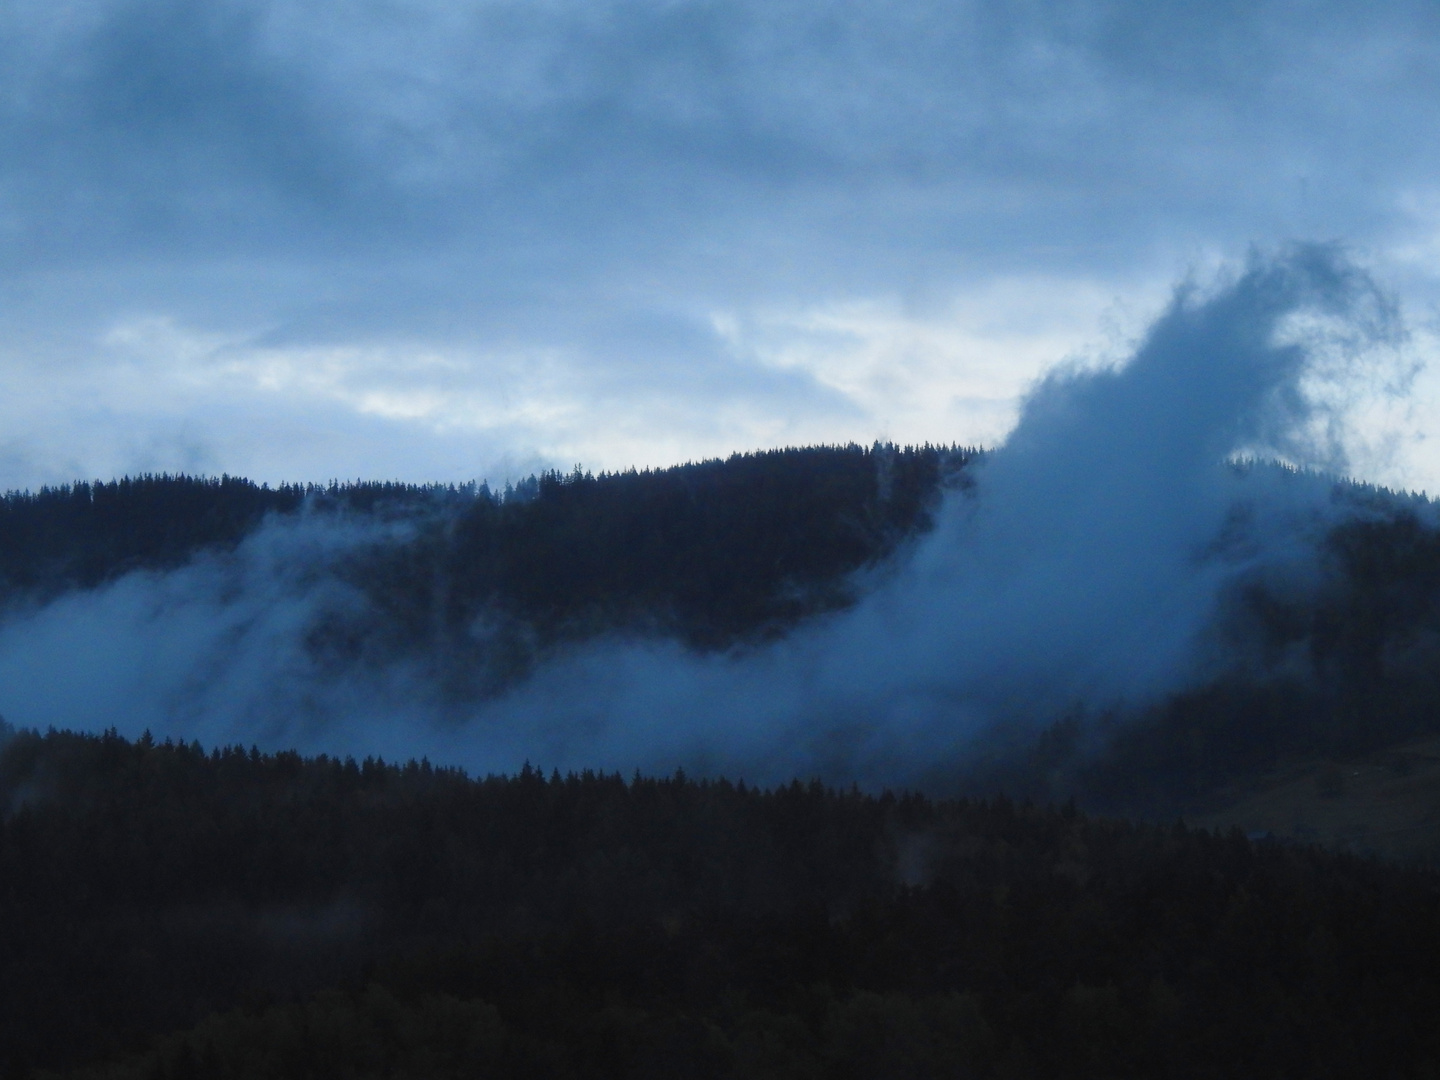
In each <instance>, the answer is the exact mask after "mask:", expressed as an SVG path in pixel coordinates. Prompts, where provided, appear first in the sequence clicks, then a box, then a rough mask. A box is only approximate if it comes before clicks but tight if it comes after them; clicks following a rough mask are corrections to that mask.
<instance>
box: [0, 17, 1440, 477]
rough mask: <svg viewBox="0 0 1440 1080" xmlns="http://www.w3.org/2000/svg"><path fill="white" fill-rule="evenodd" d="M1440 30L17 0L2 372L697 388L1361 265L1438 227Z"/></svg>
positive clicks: (8, 86)
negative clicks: (123, 336)
mask: <svg viewBox="0 0 1440 1080" xmlns="http://www.w3.org/2000/svg"><path fill="white" fill-rule="evenodd" d="M1437 47H1440V15H1437V13H1436V11H1435V10H1434V9H1433V8H1432V7H1431V6H1429V5H1424V4H1419V3H1410V2H1408V0H1390V2H1381V3H1371V4H1364V5H1362V4H1360V3H1358V2H1340V0H1332V2H1328V3H1304V4H1301V3H1295V2H1289V0H1270V2H1265V3H1255V4H1238V3H1237V4H1229V3H1225V4H1206V5H1195V4H1185V3H1159V4H1150V3H1138V2H1136V3H1120V2H1108V3H1103V2H1080V0H1072V2H1048V3H1022V4H1007V5H991V4H981V3H978V2H971V3H951V2H945V3H941V2H937V0H899V2H891V3H885V4H880V3H877V2H874V0H843V2H839V3H834V4H824V5H815V4H811V3H799V2H795V0H779V2H776V0H693V2H671V0H666V2H660V0H645V2H638V0H602V2H595V0H584V2H581V0H557V2H555V3H547V4H543V5H537V4H529V3H514V2H504V0H489V2H479V3H467V4H455V3H449V2H445V3H441V2H440V0H425V2H420V3H413V4H404V5H397V4H391V3H381V2H368V3H354V4H345V5H341V4H335V3H323V4H313V5H283V4H278V3H268V2H265V0H207V2H201V0H98V2H97V3H95V4H91V5H81V6H78V7H56V6H55V5H52V4H42V3H39V2H38V0H17V2H16V3H14V4H11V5H8V6H7V7H6V9H5V10H4V11H3V12H0V302H3V301H8V302H6V303H5V306H4V308H3V309H0V328H3V329H4V331H5V335H4V336H5V337H6V338H7V340H9V341H10V342H11V343H12V345H11V347H12V350H13V349H22V346H21V345H19V344H15V343H20V342H23V343H25V344H24V345H23V350H22V351H24V354H25V355H24V357H22V358H21V359H20V360H15V359H8V360H3V361H0V363H4V364H14V363H21V362H22V361H24V362H33V363H42V362H43V363H49V364H56V365H69V366H73V365H75V364H81V363H92V364H93V363H104V362H105V360H104V357H103V350H97V348H96V347H95V344H94V343H95V341H96V339H97V338H100V337H103V335H104V334H105V333H106V332H107V329H108V328H110V327H112V326H114V325H116V324H118V323H123V322H125V321H126V320H128V319H132V318H137V317H152V316H159V317H169V318H173V319H176V320H179V321H181V322H182V323H184V324H185V325H186V326H188V327H190V328H192V329H194V330H195V331H196V332H198V333H210V332H214V333H229V334H238V335H242V336H245V337H247V339H248V340H251V341H255V342H259V341H262V340H263V341H264V342H266V343H268V345H269V346H278V345H280V344H281V343H285V342H290V343H292V344H294V345H295V346H296V347H300V346H302V345H306V344H313V343H315V342H317V341H318V342H325V343H328V344H332V345H337V346H346V347H352V346H353V347H369V346H371V345H374V344H375V343H377V342H379V343H384V344H386V345H387V346H396V345H397V344H406V345H407V346H408V347H430V348H436V349H452V350H453V349H458V350H462V351H464V350H469V351H470V353H469V354H470V355H482V354H484V355H489V354H493V353H494V352H495V351H496V350H501V351H503V350H507V349H509V350H514V349H520V350H530V351H532V352H540V353H548V354H558V353H561V352H563V353H565V354H566V355H569V356H571V358H572V362H573V363H574V364H575V365H577V368H585V369H587V370H589V371H591V372H606V371H613V372H614V375H615V378H614V382H613V387H614V392H616V393H619V392H621V388H623V387H625V386H627V385H629V384H630V382H631V376H630V375H629V374H627V372H636V373H637V374H636V378H643V377H644V375H643V372H642V369H646V368H647V367H648V368H649V369H650V370H651V371H653V373H654V376H655V379H656V381H657V382H658V383H660V384H663V385H666V386H668V387H670V390H671V392H673V393H675V394H680V395H685V394H689V395H690V396H691V397H693V398H694V399H695V400H697V401H699V400H702V399H703V398H704V397H705V396H706V395H709V394H711V393H713V390H714V386H715V383H716V380H717V379H719V380H720V381H723V376H721V375H717V374H716V373H717V372H721V371H724V370H726V368H725V365H726V364H727V363H734V364H736V365H737V366H735V367H734V368H733V372H732V373H733V376H734V378H735V379H736V380H737V381H738V382H739V383H741V384H748V385H751V386H755V385H758V384H759V383H764V382H766V381H767V379H769V377H768V376H765V375H763V373H760V372H759V371H758V370H757V369H756V368H755V366H754V364H753V362H752V361H753V359H754V358H753V357H745V356H739V355H734V354H733V353H727V352H726V350H727V348H729V346H728V345H727V344H726V342H724V341H723V340H721V339H720V338H717V337H716V336H715V334H714V333H713V326H712V316H713V315H714V314H715V313H716V312H722V313H723V312H732V313H735V312H738V313H740V314H743V315H748V314H754V313H756V312H767V311H774V310H780V309H789V310H803V309H807V308H808V307H814V306H816V305H819V306H824V305H827V304H833V303H844V302H849V301H851V300H855V299H857V298H859V299H865V300H868V299H873V298H875V297H882V298H883V297H898V298H900V302H903V303H906V304H913V305H914V306H915V309H916V310H917V311H920V312H922V313H924V312H925V311H927V310H932V309H934V308H936V305H940V306H943V304H944V303H945V302H947V300H948V298H950V297H953V296H955V295H958V294H961V293H964V292H965V290H967V289H971V288H974V287H976V285H977V283H982V282H986V281H989V280H991V279H994V278H995V277H997V276H1003V275H1012V276H1013V275H1019V276H1027V275H1028V276H1032V277H1044V276H1047V275H1048V276H1050V277H1052V278H1066V279H1069V280H1073V281H1077V282H1083V281H1094V280H1101V281H1106V282H1111V283H1113V284H1112V285H1111V286H1110V288H1111V289H1112V292H1113V293H1114V294H1115V295H1119V294H1121V293H1123V292H1125V291H1127V290H1129V289H1132V288H1133V287H1134V286H1135V285H1136V283H1137V282H1152V283H1153V282H1156V281H1164V280H1168V279H1170V278H1172V277H1173V276H1174V275H1175V274H1176V273H1177V272H1178V271H1180V270H1182V269H1183V266H1184V264H1185V263H1186V262H1187V261H1193V260H1195V259H1197V258H1198V259H1206V258H1211V257H1212V256H1213V255H1215V254H1216V253H1222V254H1230V255H1235V254H1238V253H1239V252H1240V251H1242V250H1243V248H1244V246H1245V245H1247V244H1249V243H1251V242H1262V243H1269V242H1276V241H1280V240H1284V239H1287V238H1290V237H1296V236H1301V237H1318V238H1338V239H1343V240H1346V241H1348V242H1351V243H1352V244H1357V245H1359V246H1361V247H1362V248H1365V249H1367V250H1369V251H1371V252H1372V253H1376V255H1377V257H1379V258H1382V259H1383V257H1385V253H1386V252H1388V251H1389V250H1390V249H1391V248H1394V247H1396V246H1397V245H1400V244H1402V243H1405V242H1409V240H1410V239H1411V238H1413V237H1414V236H1415V235H1417V231H1423V230H1430V231H1431V232H1433V230H1434V223H1433V221H1431V218H1433V217H1435V214H1434V213H1432V211H1431V210H1426V209H1425V207H1426V206H1429V205H1430V204H1429V203H1427V202H1426V200H1427V199H1432V200H1433V196H1431V195H1430V192H1431V191H1432V189H1433V186H1434V185H1433V180H1432V178H1433V177H1434V176H1435V175H1437V165H1440V161H1437V157H1440V138H1437V135H1440V130H1437V128H1440V114H1437V113H1436V111H1435V110H1434V108H1433V102H1434V101H1435V100H1436V98H1437V91H1440V86H1437V79H1440V74H1437V73H1440V64H1437V63H1436V60H1437V55H1436V53H1437ZM1417 207H1418V208H1419V209H1417ZM1427 214H1428V215H1430V216H1429V217H1427V216H1426V215H1427ZM1427 235H1428V234H1427ZM1426 258H1427V259H1428V258H1429V257H1428V256H1426ZM1412 263H1413V260H1412ZM1407 265H1409V264H1407ZM1436 277H1437V274H1436V272H1435V270H1434V268H1432V267H1430V264H1429V263H1428V262H1426V263H1425V265H1424V268H1423V272H1421V273H1419V274H1418V275H1415V276H1414V281H1415V282H1417V283H1418V286H1419V287H1420V288H1421V292H1424V293H1425V295H1426V296H1427V297H1430V296H1435V295H1440V289H1436V288H1434V283H1435V279H1436ZM1426 290H1428V292H1426ZM1037 303H1038V301H1037ZM62 324H63V326H64V327H65V328H66V329H65V331H64V332H63V333H61V335H60V336H61V337H63V336H64V334H65V333H69V334H71V335H72V336H73V337H74V340H73V341H71V342H69V343H68V344H64V345H63V347H62V346H61V345H54V347H53V348H51V347H50V346H45V345H43V343H42V344H40V345H34V346H33V347H32V345H31V344H30V343H31V342H33V341H35V340H36V339H34V338H32V337H30V336H28V335H29V334H30V332H31V330H32V329H33V328H34V327H36V326H40V327H45V326H48V325H55V326H59V325H62ZM682 324H684V325H683V328H682ZM1037 332H1038V331H1037ZM51 333H52V331H50V330H44V331H42V333H41V336H42V337H44V336H45V335H47V334H51ZM26 358H28V359H26ZM747 364H749V366H748V367H747V366H746V365H747ZM651 365H653V367H651ZM687 372H688V373H692V374H693V377H694V378H693V382H687V381H686V373H687ZM1030 374H1032V375H1033V374H1034V372H1031V373H1030ZM797 378H799V379H800V382H797V381H796V380H797ZM769 382H770V384H771V389H770V390H769V391H767V393H768V395H769V396H768V398H767V401H768V404H766V405H764V406H762V407H761V408H762V411H768V412H767V414H768V415H769V416H770V417H771V418H772V420H773V421H774V422H773V423H771V424H770V426H771V428H773V429H777V430H778V428H780V427H785V426H786V425H787V424H788V425H790V426H791V427H793V426H794V422H799V421H800V420H801V419H803V418H804V417H811V418H814V417H819V416H822V415H829V413H828V410H830V408H831V407H832V404H833V402H829V400H828V399H827V398H826V397H825V395H826V394H827V393H828V392H829V391H826V390H825V388H824V381H823V380H816V379H811V380H810V381H809V383H808V384H807V385H801V384H802V383H804V379H803V378H801V377H800V376H798V375H796V374H795V373H794V372H792V373H791V375H790V376H789V377H787V378H785V379H779V380H773V379H770V380H769ZM807 386H808V388H807ZM998 392H999V391H997V393H998ZM1005 392H1007V393H1009V392H1013V390H1007V391H1005ZM743 400H749V399H748V398H746V395H745V394H741V395H740V396H739V397H738V398H737V399H736V407H737V408H739V407H740V402H741V401H743ZM853 407H854V409H859V410H861V411H863V410H864V409H865V408H867V407H868V406H866V405H864V404H863V403H858V404H854V406H853ZM852 411H853V410H852ZM892 433H893V432H892ZM847 434H849V432H848V429H847ZM893 434H899V435H900V436H901V437H904V433H903V432H901V433H893ZM923 434H924V436H925V437H933V436H934V434H935V433H934V432H930V431H926V432H924V433H923ZM966 435H967V433H965V432H961V431H957V432H955V433H954V437H956V438H961V439H964V438H966ZM16 437H18V436H16ZM737 437H741V436H740V435H738V434H737ZM532 449H534V448H533V447H531V448H525V451H526V452H527V453H528V452H529V451H530V450H532ZM234 467H235V468H236V469H237V470H239V469H242V468H244V463H243V462H235V463H234Z"/></svg>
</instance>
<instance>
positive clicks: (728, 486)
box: [0, 445, 973, 690]
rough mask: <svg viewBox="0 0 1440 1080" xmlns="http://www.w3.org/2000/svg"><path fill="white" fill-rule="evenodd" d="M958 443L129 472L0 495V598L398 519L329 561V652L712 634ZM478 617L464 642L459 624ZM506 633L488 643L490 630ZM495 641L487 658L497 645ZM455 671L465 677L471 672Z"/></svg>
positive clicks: (471, 653)
mask: <svg viewBox="0 0 1440 1080" xmlns="http://www.w3.org/2000/svg"><path fill="white" fill-rule="evenodd" d="M971 456H973V452H972V451H962V450H959V449H958V448H952V449H942V448H936V447H929V446H926V447H906V448H903V449H902V448H896V447H888V446H878V445H877V446H876V447H873V448H866V447H859V446H845V447H811V448H807V449H793V450H777V451H770V452H762V453H755V454H736V455H733V456H732V457H730V458H729V459H727V460H724V461H720V460H716V461H707V462H701V463H698V464H692V465H681V466H676V467H674V468H670V469H661V470H655V471H646V472H635V471H630V472H624V473H609V474H602V475H600V476H592V475H590V474H589V473H582V472H581V471H580V470H578V469H577V470H576V471H575V472H573V473H571V474H569V475H562V474H559V473H547V474H545V475H543V476H540V477H536V478H532V479H531V480H530V481H528V482H526V483H524V484H522V485H521V486H520V487H519V488H518V489H510V490H508V491H507V492H506V493H505V494H503V495H496V494H494V493H492V492H491V491H490V490H489V489H488V488H486V487H484V486H482V487H480V488H478V489H477V488H473V487H471V488H460V489H456V488H453V487H449V488H447V487H442V486H429V487H426V486H419V487H417V486H409V485H401V484H382V483H355V484H331V485H330V486H328V487H316V486H307V487H301V486H296V485H291V486H283V487H280V488H278V489H270V488H266V487H260V486H256V485H255V484H252V483H250V482H249V481H246V480H240V479H235V478H231V477H223V478H221V479H219V480H213V479H208V480H207V479H197V478H190V477H141V478H138V479H126V480H120V481H115V482H112V483H94V484H89V483H77V484H75V485H73V486H67V487H62V488H49V489H44V490H42V491H40V492H39V493H37V494H28V493H11V494H9V495H7V496H5V497H4V498H3V499H0V596H5V595H8V596H9V597H10V598H11V599H12V600H13V599H16V598H20V597H24V596H27V595H30V596H34V595H37V594H38V595H39V596H42V597H43V596H50V595H54V594H55V593H57V592H60V591H63V590H65V589H68V588H86V587H92V586H94V585H97V584H100V583H102V582H105V581H108V580H111V579H114V578H115V577H117V576H119V575H122V574H124V573H126V572H128V571H131V570H135V569H167V568H172V567H175V566H177V565H179V564H181V563H183V562H184V561H186V560H187V559H190V558H192V557H194V556H195V555H197V554H200V553H202V552H207V551H224V550H227V549H230V548H233V547H234V546H235V545H236V544H238V543H240V542H241V541H242V540H244V538H245V537H246V536H248V535H250V534H251V533H253V532H254V530H255V529H257V528H258V527H259V526H260V525H261V523H262V522H263V521H264V520H265V519H266V516H267V515H279V516H281V517H294V516H295V515H298V514H300V513H301V512H302V511H304V512H308V513H311V514H313V515H318V516H320V517H322V518H326V517H332V518H333V517H336V516H340V517H344V518H345V519H346V520H349V521H352V522H358V523H361V524H363V523H365V522H374V521H381V520H383V521H389V522H395V521H399V522H401V523H404V524H405V525H408V526H409V528H408V529H407V530H402V531H399V532H391V533H388V534H386V536H385V539H384V542H383V543H376V544H373V545H369V546H367V547H364V548H363V549H361V550H359V551H356V552H352V553H351V554H350V555H349V556H348V557H347V558H346V559H344V560H342V562H341V564H340V565H338V566H336V567H334V568H333V569H334V571H335V572H337V573H339V574H341V575H342V576H343V577H345V578H346V579H347V580H349V581H350V582H351V583H352V584H354V585H355V586H356V587H358V588H359V589H361V590H362V591H363V592H364V593H365V594H366V595H367V596H368V597H369V599H370V600H371V602H372V610H371V612H370V616H371V617H370V620H369V621H368V622H354V621H352V622H351V623H350V624H348V625H344V626H340V625H334V626H329V627H323V628H320V629H319V630H317V633H316V635H315V638H314V645H315V647H316V648H318V649H328V650H332V651H335V652H337V653H338V654H340V655H342V656H344V655H350V656H352V657H353V656H354V655H358V654H360V653H362V652H363V651H364V650H366V649H381V650H384V651H386V652H387V653H389V652H394V651H395V650H409V651H411V652H425V653H427V654H429V655H432V656H441V657H442V658H443V657H445V656H448V655H451V654H456V653H458V654H459V655H458V657H454V656H452V662H451V663H450V665H449V670H450V671H451V674H452V675H456V676H457V677H458V673H459V672H460V671H461V670H462V669H463V668H465V667H466V666H468V667H469V668H471V669H475V670H479V671H480V672H481V673H482V674H481V675H479V676H475V680H477V681H478V683H479V684H480V685H482V686H483V685H485V682H486V678H485V676H484V674H483V673H484V672H487V671H490V670H491V669H492V668H494V667H496V666H497V665H498V667H499V668H500V669H501V670H502V676H503V678H510V677H513V671H511V670H510V668H512V667H513V666H514V665H515V664H516V663H521V664H522V666H523V663H524V662H528V661H527V660H526V656H528V653H527V654H526V656H521V657H519V658H518V659H517V657H516V655H515V649H519V648H522V647H523V648H524V649H527V650H528V649H533V648H534V647H536V645H537V644H538V645H539V646H541V647H543V645H544V643H546V642H551V641H555V640H558V639H562V638H565V637H575V636H585V635H587V634H591V633H594V632H597V631H599V630H603V629H627V630H631V631H654V632H664V633H668V634H677V635H679V636H680V637H682V638H683V639H684V640H685V641H687V642H688V643H690V644H692V645H696V646H700V647H715V646H724V645H727V644H730V643H733V642H735V641H737V640H740V639H743V638H746V637H751V636H754V635H763V634H765V633H769V632H774V631H776V630H779V629H783V628H785V627H787V626H789V625H792V624H793V623H794V621H795V620H796V619H797V618H799V617H801V616H802V615H805V614H808V613H811V612H814V611H818V610H825V609H826V608H830V607H834V606H835V605H837V604H841V603H844V602H846V601H847V600H848V599H850V597H851V594H850V591H849V585H848V583H847V582H846V580H845V579H846V575H848V574H850V573H851V572H853V571H855V570H857V569H859V568H860V567H862V566H864V565H866V564H867V563H870V562H873V561H875V560H877V559H880V558H883V557H884V556H885V555H887V554H888V553H889V552H890V551H891V550H893V549H894V547H895V545H896V544H897V543H898V542H899V541H900V540H902V539H903V538H904V537H906V536H908V535H911V534H913V533H915V532H916V531H917V530H921V529H923V528H924V527H925V526H926V524H927V522H928V514H929V512H930V511H931V510H932V509H933V508H934V506H935V503H936V500H937V499H938V497H939V491H940V488H941V486H942V484H944V483H947V482H956V481H958V479H959V478H960V476H961V470H962V469H963V466H964V464H965V462H966V461H967V460H969V458H970V457H971ZM477 620H481V621H483V622H485V624H486V633H485V635H484V636H485V638H486V641H485V642H484V643H483V644H484V648H481V647H479V645H478V643H477V642H476V640H475V637H476V635H475V634H474V633H473V630H474V628H475V625H476V622H477ZM507 645H508V646H509V647H510V649H511V651H510V653H508V654H507V652H506V647H507ZM497 657H499V659H497ZM470 689H472V690H473V689H474V686H471V687H470Z"/></svg>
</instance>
